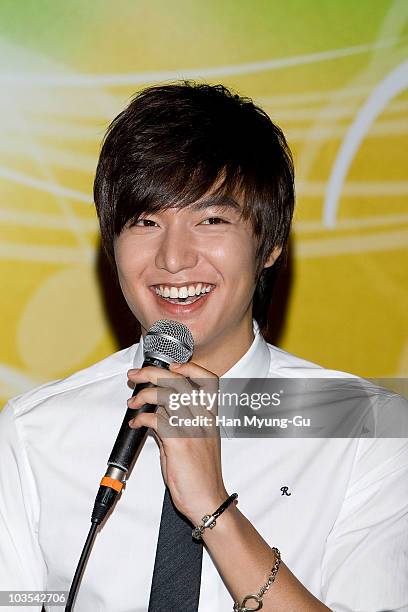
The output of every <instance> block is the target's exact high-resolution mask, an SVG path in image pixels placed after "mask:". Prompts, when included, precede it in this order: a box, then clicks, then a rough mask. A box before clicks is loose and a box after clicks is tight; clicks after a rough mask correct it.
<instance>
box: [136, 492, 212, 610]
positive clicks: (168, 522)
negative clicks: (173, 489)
mask: <svg viewBox="0 0 408 612" xmlns="http://www.w3.org/2000/svg"><path fill="white" fill-rule="evenodd" d="M192 530H193V526H192V525H191V523H190V522H189V521H188V519H187V518H186V517H185V516H184V515H183V514H181V513H180V512H179V511H178V510H177V509H176V507H175V506H174V504H173V501H172V499H171V496H170V493H169V490H168V488H167V487H166V490H165V494H164V500H163V509H162V515H161V521H160V530H159V537H158V541H157V549H156V559H155V562H154V570H153V579H152V587H151V591H150V601H149V610H148V612H197V610H198V602H199V598H200V583H201V564H202V559H203V545H202V542H201V541H199V542H197V541H196V540H194V539H193V538H192V535H191V532H192Z"/></svg>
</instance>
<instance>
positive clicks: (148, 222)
mask: <svg viewBox="0 0 408 612" xmlns="http://www.w3.org/2000/svg"><path fill="white" fill-rule="evenodd" d="M133 225H136V226H137V227H154V225H157V223H156V221H152V219H137V221H135V223H134V224H133Z"/></svg>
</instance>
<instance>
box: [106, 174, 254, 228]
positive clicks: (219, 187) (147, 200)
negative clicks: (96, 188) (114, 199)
mask: <svg viewBox="0 0 408 612" xmlns="http://www.w3.org/2000/svg"><path fill="white" fill-rule="evenodd" d="M150 170H151V168H150ZM129 187H131V188H130V189H129ZM242 191H243V189H242V175H241V174H240V172H239V169H237V168H226V167H223V168H218V167H215V166H214V167H208V165H204V163H201V164H200V165H199V166H198V167H196V168H194V169H191V170H190V169H189V168H187V167H186V165H185V164H177V165H173V167H171V166H170V167H162V168H159V169H155V170H154V171H151V178H150V180H149V181H146V180H138V177H132V180H131V181H127V182H126V183H125V185H124V189H123V190H121V191H120V193H118V206H117V207H116V211H117V213H119V212H120V214H117V215H116V218H115V234H116V235H119V234H120V232H121V231H122V230H123V229H124V228H125V227H131V226H132V225H133V224H134V223H136V221H137V220H138V219H139V218H140V216H142V215H145V214H149V213H152V214H155V213H159V212H162V211H164V210H167V209H168V208H176V209H182V208H191V209H193V210H203V209H205V208H208V207H210V206H220V207H224V206H225V207H228V208H233V209H235V210H236V211H237V212H239V215H240V217H241V218H243V219H245V220H246V219H248V218H249V216H250V215H249V211H248V209H247V207H246V206H245V205H244V206H242V205H241V204H240V201H242Z"/></svg>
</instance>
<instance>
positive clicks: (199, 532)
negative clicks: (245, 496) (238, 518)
mask: <svg viewBox="0 0 408 612" xmlns="http://www.w3.org/2000/svg"><path fill="white" fill-rule="evenodd" d="M237 497H238V493H233V494H232V495H230V496H229V497H228V499H226V500H225V502H224V503H223V504H221V506H220V507H219V508H217V510H216V511H215V512H213V514H206V515H204V516H203V518H202V519H201V521H202V523H201V525H197V527H195V528H194V529H193V531H192V534H191V535H192V536H193V538H194V539H195V540H201V538H202V537H203V533H204V529H207V527H209V528H210V529H213V528H214V527H215V519H217V518H218V517H219V516H220V514H222V513H223V512H224V510H226V509H227V508H228V506H229V505H230V504H232V502H233V501H234V499H236V498H237Z"/></svg>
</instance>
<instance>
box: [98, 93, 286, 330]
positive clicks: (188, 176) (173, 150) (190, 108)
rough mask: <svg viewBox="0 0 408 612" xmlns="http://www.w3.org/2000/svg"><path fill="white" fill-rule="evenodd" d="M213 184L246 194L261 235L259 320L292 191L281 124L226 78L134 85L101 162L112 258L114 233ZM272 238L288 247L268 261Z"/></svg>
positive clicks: (246, 208) (104, 225)
mask: <svg viewBox="0 0 408 612" xmlns="http://www.w3.org/2000/svg"><path fill="white" fill-rule="evenodd" d="M215 184H217V185H218V187H217V189H216V190H213V189H212V188H213V186H214V185H215ZM207 193H211V194H212V195H215V196H216V197H217V198H219V199H220V200H222V198H225V197H232V198H234V199H235V200H236V199H237V194H239V195H240V196H241V199H242V201H243V208H242V213H241V214H242V217H243V218H244V219H249V220H250V222H251V225H252V228H253V233H254V238H255V240H256V244H257V286H256V290H255V293H254V300H253V316H254V318H255V319H256V320H257V322H258V324H259V325H260V327H261V328H262V327H263V326H264V325H265V323H266V319H267V314H268V309H269V305H270V301H271V294H272V285H273V282H274V278H275V276H276V269H277V268H278V267H279V266H280V265H281V264H282V262H283V261H285V260H286V251H287V241H288V236H289V230H290V226H291V221H292V216H293V208H294V199H295V198H294V170H293V161H292V155H291V152H290V149H289V147H288V145H287V143H286V140H285V137H284V135H283V133H282V131H281V130H280V128H279V127H277V126H276V125H275V124H274V123H273V122H272V121H271V119H270V118H269V116H268V115H267V114H266V113H265V112H264V111H263V110H262V109H261V108H259V107H258V106H256V105H255V104H254V103H253V102H252V100H251V99H249V98H246V97H242V96H238V95H237V94H234V93H232V92H231V91H230V90H229V89H227V88H226V87H224V86H223V85H208V84H200V83H195V82H192V81H181V82H177V83H174V84H166V85H156V86H153V87H148V88H146V89H144V90H142V91H141V92H139V93H138V94H136V95H135V96H134V98H133V99H132V100H131V102H130V104H129V105H128V106H127V107H126V108H125V109H124V110H123V111H122V112H121V113H120V114H119V115H118V116H117V117H116V118H115V119H114V120H113V121H112V123H111V125H110V126H109V128H108V130H107V133H106V135H105V138H104V142H103V145H102V150H101V154H100V157H99V162H98V167H97V170H96V177H95V183H94V199H95V204H96V209H97V213H98V217H99V222H100V228H101V236H102V242H103V245H104V248H105V250H106V252H107V254H108V256H109V258H110V260H111V261H112V262H113V261H114V257H113V243H114V240H115V237H116V236H118V235H119V234H120V232H121V231H122V230H123V228H124V227H125V226H128V225H131V224H132V222H133V223H134V222H135V221H136V220H137V219H138V217H139V216H140V215H141V214H142V213H153V212H158V211H160V210H164V209H165V208H168V207H170V206H172V207H182V206H188V205H192V204H193V203H194V202H196V201H197V200H199V199H200V198H202V197H203V196H204V195H205V194H207ZM275 246H281V247H283V251H282V254H281V255H280V257H279V258H278V260H277V261H276V262H275V264H274V265H273V266H272V268H265V269H263V266H264V264H265V262H266V260H267V258H268V256H269V254H270V253H271V252H272V250H273V248H274V247H275Z"/></svg>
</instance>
